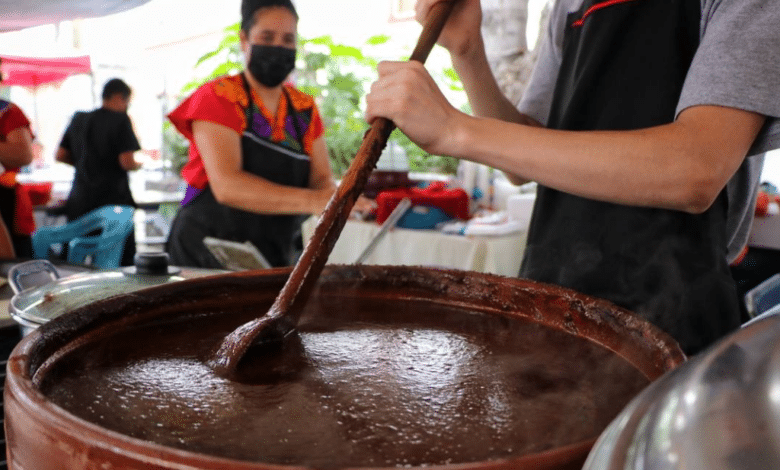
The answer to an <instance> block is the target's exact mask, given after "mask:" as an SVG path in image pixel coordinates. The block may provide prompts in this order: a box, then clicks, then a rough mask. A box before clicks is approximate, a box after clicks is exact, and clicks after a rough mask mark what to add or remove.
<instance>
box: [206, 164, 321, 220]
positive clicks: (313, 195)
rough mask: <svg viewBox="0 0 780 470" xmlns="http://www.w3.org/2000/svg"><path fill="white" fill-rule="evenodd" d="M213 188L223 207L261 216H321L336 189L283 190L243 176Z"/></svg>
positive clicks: (284, 188) (281, 186) (235, 176)
mask: <svg viewBox="0 0 780 470" xmlns="http://www.w3.org/2000/svg"><path fill="white" fill-rule="evenodd" d="M210 184H211V189H212V191H213V192H214V196H215V197H216V199H217V201H219V202H220V203H222V204H225V205H227V206H230V207H234V208H236V209H242V210H245V211H248V212H255V213H258V214H318V213H320V212H321V211H322V209H324V207H325V204H326V203H327V201H328V198H329V197H330V194H332V192H333V190H334V189H335V185H332V184H331V185H328V186H326V187H324V188H322V189H309V188H297V187H292V186H284V185H280V184H276V183H272V182H270V181H268V180H266V179H263V178H260V177H257V176H254V175H252V174H249V173H244V172H240V173H238V174H236V175H233V176H231V177H230V178H228V179H224V180H223V181H222V182H214V181H212V182H211V183H210Z"/></svg>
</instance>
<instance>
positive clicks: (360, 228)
mask: <svg viewBox="0 0 780 470" xmlns="http://www.w3.org/2000/svg"><path fill="white" fill-rule="evenodd" d="M317 220H318V219H317V218H316V217H310V218H309V219H308V220H306V221H305V222H304V223H303V227H302V232H303V240H304V243H306V242H308V241H309V239H310V238H311V236H312V234H313V233H314V228H315V227H316V225H317ZM379 228H380V226H379V225H378V224H376V223H375V222H361V221H356V220H349V221H347V224H346V226H345V227H344V230H343V231H342V232H341V236H340V237H339V239H338V241H337V242H336V246H334V247H333V251H332V252H331V254H330V257H329V258H328V263H329V264H352V263H354V262H355V260H357V258H358V256H360V254H361V253H362V252H363V250H364V249H365V248H366V247H367V246H368V244H369V243H370V242H371V239H372V238H373V236H374V235H375V234H376V233H377V232H378V231H379ZM526 235H527V232H525V231H523V232H517V233H511V234H508V235H501V236H463V235H445V234H442V233H441V232H438V231H435V230H412V229H402V228H393V229H391V230H390V231H388V232H387V233H386V234H385V236H384V238H382V240H381V241H380V242H379V244H378V245H377V246H376V248H375V250H374V252H373V253H372V254H371V255H370V256H369V257H368V258H367V259H366V261H365V263H364V264H375V265H405V266H426V267H438V268H450V269H462V270H467V271H477V272H485V273H492V274H499V275H503V276H510V277H516V276H517V273H518V272H519V270H520V261H521V259H522V257H523V249H524V248H525V242H526Z"/></svg>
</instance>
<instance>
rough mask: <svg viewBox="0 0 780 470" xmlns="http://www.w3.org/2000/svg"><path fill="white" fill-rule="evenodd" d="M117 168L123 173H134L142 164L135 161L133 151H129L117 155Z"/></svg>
mask: <svg viewBox="0 0 780 470" xmlns="http://www.w3.org/2000/svg"><path fill="white" fill-rule="evenodd" d="M119 166H121V167H122V169H123V170H125V171H134V170H138V169H139V168H141V167H142V166H143V163H141V162H139V161H137V160H136V159H135V151H129V152H122V153H120V154H119Z"/></svg>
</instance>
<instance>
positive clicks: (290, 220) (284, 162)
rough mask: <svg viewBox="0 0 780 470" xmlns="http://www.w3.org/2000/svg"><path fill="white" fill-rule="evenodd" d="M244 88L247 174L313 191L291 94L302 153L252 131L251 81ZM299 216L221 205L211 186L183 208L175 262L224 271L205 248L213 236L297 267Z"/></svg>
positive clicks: (174, 237)
mask: <svg viewBox="0 0 780 470" xmlns="http://www.w3.org/2000/svg"><path fill="white" fill-rule="evenodd" d="M242 79H243V80H244V88H245V90H246V93H247V96H248V97H249V106H247V108H246V110H245V113H246V122H247V128H246V130H245V131H244V134H243V136H242V137H241V158H242V162H243V169H244V171H247V172H249V173H252V174H253V175H257V176H260V177H262V178H265V179H267V180H269V181H271V182H273V183H277V184H281V185H285V186H294V187H299V188H306V187H308V186H309V172H310V170H311V161H310V159H309V156H308V155H306V154H305V153H304V146H303V134H302V133H301V131H300V129H299V125H298V120H297V113H296V112H295V109H294V108H293V107H292V103H291V100H290V97H289V96H288V95H287V91H286V90H284V88H282V91H283V92H284V93H285V96H286V98H287V106H288V115H289V116H291V117H292V122H293V125H294V126H295V129H296V132H297V134H298V142H297V145H298V146H299V149H292V148H290V147H286V146H283V145H280V144H278V143H274V142H272V141H271V140H270V139H267V138H264V137H260V136H259V135H257V134H256V133H255V132H253V131H252V125H251V123H252V122H253V119H254V116H255V114H257V113H259V110H258V109H257V106H256V105H255V104H254V101H253V100H252V94H251V91H250V89H249V84H248V83H247V81H246V78H244V77H243V75H242ZM300 224H301V217H300V216H298V215H277V214H255V213H253V212H247V211H243V210H240V209H235V208H232V207H228V206H225V205H223V204H220V203H219V202H217V200H216V199H215V198H214V193H212V191H211V187H210V186H207V187H206V188H205V189H204V190H203V192H201V193H200V194H198V195H197V196H196V197H195V198H194V199H193V200H192V201H190V202H189V203H188V204H187V205H185V206H184V207H182V208H181V209H179V212H178V213H177V215H176V218H175V219H174V221H173V224H172V226H171V232H170V235H169V237H168V246H167V250H168V253H169V254H170V257H171V262H172V263H173V264H176V265H179V266H195V267H203V268H222V265H221V264H220V263H219V262H218V261H217V260H216V258H214V256H212V255H211V253H210V252H209V251H208V250H207V248H206V247H205V245H204V244H203V238H204V237H214V238H220V239H223V240H230V241H235V242H239V243H243V242H245V241H250V242H252V244H253V245H255V246H256V247H257V249H258V250H260V252H261V253H262V254H263V256H264V257H265V258H266V259H267V260H268V262H269V263H270V264H271V265H272V266H274V267H278V266H288V265H290V264H292V262H293V259H292V257H293V253H294V251H293V243H294V239H295V237H296V235H297V234H298V233H299V232H300Z"/></svg>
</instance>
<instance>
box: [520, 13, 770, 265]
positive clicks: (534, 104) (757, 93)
mask: <svg viewBox="0 0 780 470" xmlns="http://www.w3.org/2000/svg"><path fill="white" fill-rule="evenodd" d="M582 2H583V0H557V1H556V2H555V4H554V5H553V8H552V12H551V14H550V24H549V28H548V29H547V33H546V34H545V36H544V37H543V38H542V41H541V43H540V45H539V59H538V61H537V63H536V66H535V67H534V71H533V74H532V75H531V81H530V83H529V85H528V88H527V89H526V92H525V94H524V95H523V98H522V99H521V100H520V103H519V104H518V109H519V110H520V112H522V113H524V114H527V115H528V116H531V117H532V118H534V119H536V120H537V121H539V122H541V123H542V124H546V123H547V118H548V116H549V113H550V106H551V103H552V94H553V90H554V88H555V81H556V80H557V78H558V70H559V68H560V66H561V55H562V45H563V36H564V31H565V27H566V16H567V14H568V13H571V12H575V11H577V10H579V8H580V7H581V5H582ZM778 24H780V1H778V0H702V18H701V28H700V29H701V43H700V45H699V48H698V50H697V51H696V55H695V57H694V59H693V62H692V64H691V68H690V70H689V71H688V76H687V78H686V80H685V84H684V85H683V90H682V94H681V96H680V101H679V103H678V105H677V114H678V115H679V113H680V112H681V111H683V110H684V109H686V108H689V107H691V106H697V105H719V106H728V107H732V108H739V109H744V110H748V111H753V112H757V113H760V114H764V115H766V116H767V117H768V119H767V122H766V124H765V125H764V128H763V129H762V130H761V133H760V134H759V136H758V138H757V139H756V141H755V142H754V143H753V146H752V148H751V149H750V152H749V155H750V156H749V157H748V158H746V159H745V161H744V162H743V164H742V166H741V167H740V168H739V170H738V171H737V172H736V173H735V174H734V176H733V177H732V179H731V180H730V181H729V183H728V186H727V192H728V198H729V209H728V227H727V230H728V235H729V247H728V260H729V261H732V260H734V259H735V258H736V257H737V255H739V253H740V251H741V250H742V248H743V247H744V246H745V244H746V243H747V238H748V234H749V231H750V225H751V223H752V220H753V211H754V207H755V199H756V192H757V191H758V183H759V178H760V176H761V169H762V167H763V162H764V156H763V152H767V151H769V150H773V149H777V148H780V27H778Z"/></svg>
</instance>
